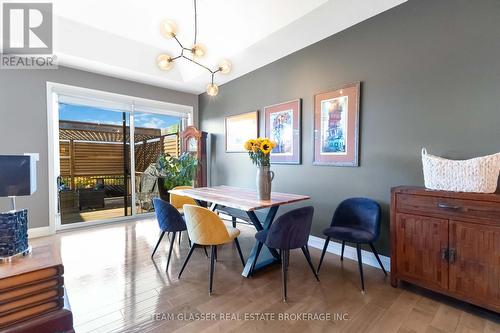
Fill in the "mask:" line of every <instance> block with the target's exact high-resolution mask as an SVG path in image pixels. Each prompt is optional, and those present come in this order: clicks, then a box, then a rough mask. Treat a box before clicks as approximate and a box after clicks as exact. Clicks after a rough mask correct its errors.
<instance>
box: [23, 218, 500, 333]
mask: <svg viewBox="0 0 500 333" xmlns="http://www.w3.org/2000/svg"><path fill="white" fill-rule="evenodd" d="M238 227H239V228H240V230H242V236H240V243H241V246H242V249H243V253H244V256H245V257H246V256H247V255H248V252H249V248H250V247H251V244H252V243H253V234H254V233H255V230H254V229H253V228H251V227H249V226H245V225H238ZM158 234H159V231H158V226H157V222H156V220H152V219H149V220H141V221H134V222H128V223H124V224H113V225H107V226H100V227H96V228H91V229H80V230H75V231H70V232H64V233H60V234H57V235H55V236H50V237H43V238H37V239H33V240H31V244H32V245H34V246H36V245H37V244H44V243H49V242H50V243H54V244H56V246H58V247H60V249H61V254H62V259H63V263H64V266H65V274H64V278H65V284H66V289H67V293H68V296H69V300H70V303H71V308H72V311H73V316H74V323H75V330H76V332H216V333H220V332H232V331H238V332H256V331H259V332H383V333H386V332H399V333H407V332H426V333H445V332H446V333H452V332H471V333H478V332H483V333H494V332H500V319H499V316H498V315H497V314H494V313H492V312H488V311H486V310H482V309H479V308H476V307H473V306H470V305H465V304H464V303H459V302H455V301H453V300H450V299H448V298H443V297H441V296H438V295H435V294H431V293H428V292H424V291H421V290H418V289H414V288H411V287H405V288H404V289H401V288H398V289H395V288H392V287H391V286H390V285H389V278H386V277H384V275H383V274H382V272H381V271H380V270H378V269H376V268H373V267H370V266H364V272H365V283H366V290H367V292H366V294H364V295H363V294H361V292H360V289H359V288H360V287H359V274H358V267H357V263H356V262H355V261H351V260H348V259H346V260H344V262H341V261H340V259H339V257H338V256H335V255H332V254H330V255H327V257H326V258H325V261H324V263H323V265H324V266H323V267H322V269H321V275H320V279H321V282H319V283H318V282H316V280H315V279H314V277H313V275H312V273H311V271H310V270H309V267H308V266H307V262H306V260H305V258H304V257H303V255H302V253H301V251H300V250H297V251H292V252H291V254H290V269H289V301H288V303H283V302H281V272H280V269H279V266H275V267H271V268H269V269H267V270H265V271H262V272H259V273H257V274H256V276H255V277H253V278H250V279H246V278H244V277H242V276H241V271H242V266H241V262H240V261H239V258H238V255H237V251H236V249H235V247H234V244H233V243H231V244H227V245H224V246H222V247H220V249H219V251H218V262H217V264H216V270H215V279H214V294H213V295H212V296H209V295H208V265H209V260H208V259H207V258H206V257H205V254H204V252H203V250H202V249H196V250H195V253H193V256H192V257H191V260H190V262H189V264H188V266H187V267H186V270H185V272H184V273H183V276H182V278H181V280H179V279H177V274H178V272H179V270H180V266H181V265H182V262H183V260H184V258H185V256H186V255H187V252H188V244H187V237H186V235H183V238H182V243H181V245H180V246H179V245H178V244H177V241H176V244H175V247H174V251H173V254H172V260H171V262H170V267H169V272H168V274H166V273H165V265H166V251H167V244H168V241H167V240H166V239H164V240H163V242H162V244H161V246H160V248H159V249H158V251H157V253H156V255H155V258H154V260H151V259H150V254H151V252H152V249H153V247H154V245H155V243H156V241H157V237H158ZM35 250H36V248H35ZM311 255H312V257H313V262H314V264H315V265H317V263H318V259H319V255H320V251H319V250H316V249H311ZM162 313H164V314H165V317H166V316H168V315H169V314H173V315H174V316H176V317H175V318H177V319H179V317H177V316H184V317H187V316H189V315H193V316H200V315H207V314H214V315H215V316H217V317H218V318H220V317H219V316H221V314H224V315H226V316H227V317H230V316H231V315H233V316H236V315H238V314H239V315H240V316H241V317H240V318H243V316H245V315H246V316H251V315H254V318H246V319H255V320H242V319H240V320H229V319H230V318H228V320H189V319H190V318H184V319H185V320H167V319H168V318H165V317H161V314H162ZM258 313H261V314H263V316H268V318H269V317H271V316H275V319H276V320H267V321H265V320H256V319H259V318H255V316H256V314H258ZM303 313H312V314H324V313H328V314H332V315H335V314H337V316H340V317H342V316H343V315H345V316H346V318H345V319H347V320H339V319H341V318H334V319H336V320H329V321H328V320H278V319H279V316H284V315H288V316H297V315H301V314H303ZM155 314H156V315H157V317H156V319H155V316H154V315H155ZM289 318H290V317H289ZM181 319H182V318H181ZM233 319H234V318H233Z"/></svg>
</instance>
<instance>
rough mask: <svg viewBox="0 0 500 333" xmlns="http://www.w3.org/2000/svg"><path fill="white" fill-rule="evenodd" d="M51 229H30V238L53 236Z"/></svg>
mask: <svg viewBox="0 0 500 333" xmlns="http://www.w3.org/2000/svg"><path fill="white" fill-rule="evenodd" d="M52 234H53V232H52V230H51V228H50V227H40V228H30V229H28V238H37V237H43V236H49V235H52Z"/></svg>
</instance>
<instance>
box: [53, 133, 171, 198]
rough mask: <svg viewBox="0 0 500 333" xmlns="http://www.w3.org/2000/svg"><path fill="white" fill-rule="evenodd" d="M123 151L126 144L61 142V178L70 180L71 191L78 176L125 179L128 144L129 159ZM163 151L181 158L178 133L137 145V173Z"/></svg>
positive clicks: (128, 165) (137, 143) (128, 163)
mask: <svg viewBox="0 0 500 333" xmlns="http://www.w3.org/2000/svg"><path fill="white" fill-rule="evenodd" d="M123 148H124V147H123V143H118V142H109V143H108V142H106V143H103V142H82V141H75V140H69V141H68V140H62V141H60V142H59V153H60V169H61V170H60V171H61V176H62V177H63V178H66V179H70V182H71V188H72V189H74V188H75V178H76V177H79V178H82V177H88V178H98V177H97V176H100V177H105V176H117V178H119V177H118V176H121V177H123V174H124V163H127V165H126V166H127V169H128V170H130V162H129V159H128V155H129V154H128V152H129V150H128V144H127V158H126V159H124V149H123ZM162 151H163V152H165V153H169V154H170V155H172V156H176V157H178V156H179V154H180V139H179V135H178V134H177V133H175V134H169V135H165V136H160V137H158V138H157V139H152V140H144V141H142V142H136V143H135V150H134V153H135V171H136V172H144V170H146V168H147V167H148V166H149V165H150V164H151V163H154V162H156V159H157V158H158V155H159V154H160V153H161V152H162ZM82 181H83V180H82Z"/></svg>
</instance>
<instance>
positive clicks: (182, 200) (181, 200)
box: [170, 186, 196, 214]
mask: <svg viewBox="0 0 500 333" xmlns="http://www.w3.org/2000/svg"><path fill="white" fill-rule="evenodd" d="M188 188H193V187H192V186H176V187H174V188H173V190H185V189H188ZM170 204H171V205H172V206H174V207H175V208H177V210H178V211H179V213H181V214H184V211H183V209H182V206H184V205H196V201H194V199H193V198H190V197H185V196H182V195H177V194H172V193H170Z"/></svg>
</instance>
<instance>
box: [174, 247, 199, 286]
mask: <svg viewBox="0 0 500 333" xmlns="http://www.w3.org/2000/svg"><path fill="white" fill-rule="evenodd" d="M195 248H196V244H193V245H191V249H190V250H189V253H188V255H187V257H186V259H185V260H184V264H182V268H181V271H180V272H179V275H178V276H177V278H179V279H180V278H181V275H182V272H184V268H186V265H187V263H188V261H189V258H191V255H192V254H193V251H194V249H195Z"/></svg>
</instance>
